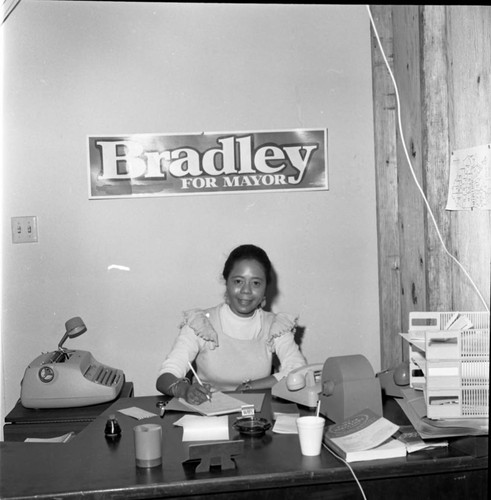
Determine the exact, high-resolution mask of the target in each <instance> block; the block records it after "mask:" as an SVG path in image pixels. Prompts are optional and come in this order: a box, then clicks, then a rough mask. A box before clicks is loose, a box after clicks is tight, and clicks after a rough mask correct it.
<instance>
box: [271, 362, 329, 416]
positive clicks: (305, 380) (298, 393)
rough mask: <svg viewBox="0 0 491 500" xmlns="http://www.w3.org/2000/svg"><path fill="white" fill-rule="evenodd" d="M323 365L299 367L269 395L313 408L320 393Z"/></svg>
mask: <svg viewBox="0 0 491 500" xmlns="http://www.w3.org/2000/svg"><path fill="white" fill-rule="evenodd" d="M323 367H324V363H315V364H312V365H307V366H301V367H300V368H296V369H295V370H292V371H291V372H290V373H289V374H288V375H287V376H286V377H284V378H282V379H281V380H280V381H279V382H277V383H276V384H275V385H274V386H273V387H272V388H271V395H272V396H276V397H277V398H282V399H286V400H288V401H293V402H294V403H298V404H300V405H303V406H308V407H309V408H315V407H316V406H317V401H318V400H319V394H320V393H321V391H322V388H321V383H322V368H323Z"/></svg>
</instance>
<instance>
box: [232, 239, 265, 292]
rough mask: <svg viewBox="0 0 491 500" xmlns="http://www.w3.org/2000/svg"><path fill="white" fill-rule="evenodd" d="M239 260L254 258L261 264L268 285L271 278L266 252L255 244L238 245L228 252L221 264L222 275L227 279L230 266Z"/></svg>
mask: <svg viewBox="0 0 491 500" xmlns="http://www.w3.org/2000/svg"><path fill="white" fill-rule="evenodd" d="M239 260H256V261H257V262H259V264H261V266H263V269H264V274H265V275H266V284H267V285H269V284H270V282H271V278H272V267H273V266H272V265H271V261H270V260H269V257H268V255H267V254H266V252H265V251H264V250H263V249H262V248H259V247H257V246H255V245H240V246H238V247H237V248H234V250H232V251H231V252H230V255H229V256H228V259H227V260H226V261H225V265H224V266H223V273H222V276H223V278H224V279H225V281H227V279H228V277H229V275H230V272H231V271H232V268H233V267H234V265H235V263H236V262H238V261H239Z"/></svg>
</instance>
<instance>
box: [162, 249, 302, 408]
mask: <svg viewBox="0 0 491 500" xmlns="http://www.w3.org/2000/svg"><path fill="white" fill-rule="evenodd" d="M222 274H223V278H224V279H225V284H226V294H225V303H223V304H220V305H218V306H215V307H212V308H210V309H205V310H201V309H194V310H191V311H187V312H185V313H184V321H183V323H182V325H181V330H180V332H179V335H178V337H177V339H176V341H175V343H174V346H173V348H172V350H171V352H170V353H169V354H168V356H167V357H166V359H165V361H164V362H163V363H162V366H161V368H160V371H159V377H158V379H157V390H159V391H160V392H162V393H163V394H168V395H170V396H176V397H181V398H184V399H186V400H187V401H188V402H189V403H193V404H200V403H202V402H203V401H205V400H206V399H207V398H209V397H210V394H211V392H212V389H214V390H220V391H234V390H238V391H244V390H250V389H267V388H270V387H272V386H273V385H274V384H275V383H276V382H277V381H278V380H280V379H281V378H283V377H284V376H286V375H287V374H288V373H289V372H290V371H291V370H294V369H295V368H298V367H300V366H303V365H305V364H306V361H305V358H304V357H303V355H302V353H301V352H300V349H299V348H298V345H297V344H296V343H295V339H294V332H295V327H296V318H295V317H293V316H290V315H287V314H283V313H278V314H275V313H272V312H267V311H265V310H264V309H263V307H264V306H265V304H266V290H267V287H268V285H269V284H270V282H271V277H272V265H271V262H270V260H269V257H268V256H267V254H266V252H265V251H264V250H262V249H261V248H259V247H257V246H254V245H241V246H239V247H237V248H236V249H234V250H233V251H232V252H231V254H230V255H229V257H228V259H227V261H226V262H225V266H224V268H223V273H222ZM273 354H276V355H277V357H278V359H279V361H280V364H281V366H280V370H279V372H277V373H274V374H272V363H273ZM192 362H194V363H195V365H196V373H197V375H198V377H199V380H200V381H201V382H202V385H201V384H200V383H199V381H196V380H194V381H193V383H191V382H190V381H189V380H188V379H187V378H185V376H186V374H187V372H188V370H189V366H190V365H189V363H192Z"/></svg>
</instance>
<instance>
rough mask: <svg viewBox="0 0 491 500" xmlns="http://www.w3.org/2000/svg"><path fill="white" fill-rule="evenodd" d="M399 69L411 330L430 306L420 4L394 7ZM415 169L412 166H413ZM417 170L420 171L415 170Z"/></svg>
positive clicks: (404, 277)
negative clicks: (415, 316) (413, 321)
mask: <svg viewBox="0 0 491 500" xmlns="http://www.w3.org/2000/svg"><path fill="white" fill-rule="evenodd" d="M392 9H393V10H392V19H393V32H394V34H397V36H395V37H394V72H395V75H396V81H397V86H398V89H399V97H400V101H401V125H402V134H403V136H404V137H403V139H404V144H405V146H406V150H407V153H408V154H407V156H408V157H409V159H408V158H407V156H406V154H405V151H404V147H403V142H402V140H401V131H400V130H398V146H397V168H398V181H399V182H398V196H399V232H400V234H399V238H400V240H399V241H400V248H401V250H400V251H401V283H402V302H401V304H402V307H401V314H402V327H403V331H407V329H408V322H409V313H410V312H412V311H424V310H426V262H425V257H426V252H425V240H426V225H425V222H426V219H425V209H424V201H423V198H422V196H421V194H420V192H419V190H418V188H417V185H416V182H415V179H417V181H418V183H419V184H420V186H421V187H422V188H424V186H423V175H422V166H423V148H422V124H421V121H422V116H421V94H420V89H421V72H420V45H419V11H420V7H419V6H417V5H403V6H393V8H392ZM411 168H412V170H411ZM413 173H414V175H413Z"/></svg>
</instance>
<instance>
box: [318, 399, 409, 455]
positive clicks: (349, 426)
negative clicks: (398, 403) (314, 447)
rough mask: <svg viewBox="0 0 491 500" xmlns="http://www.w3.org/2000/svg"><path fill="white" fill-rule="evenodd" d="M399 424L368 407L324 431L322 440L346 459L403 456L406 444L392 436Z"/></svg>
mask: <svg viewBox="0 0 491 500" xmlns="http://www.w3.org/2000/svg"><path fill="white" fill-rule="evenodd" d="M398 430H399V426H398V425H396V424H393V423H392V422H391V421H390V420H387V419H386V418H384V417H381V416H379V415H377V414H375V413H374V412H373V411H372V410H369V409H368V408H367V409H365V410H362V411H361V412H359V413H357V414H356V415H353V416H352V417H350V418H348V419H346V420H344V421H343V422H340V423H338V424H334V425H330V426H329V427H328V428H327V429H326V430H325V431H324V444H325V445H326V446H327V447H328V448H330V449H331V450H332V451H333V452H334V453H335V454H336V455H338V456H340V457H341V458H344V460H346V461H347V462H358V461H361V460H376V459H381V458H394V457H404V456H406V445H405V444H404V443H403V442H402V441H399V440H397V439H395V438H393V437H392V436H393V435H394V434H395V433H396V432H397V431H398Z"/></svg>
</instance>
